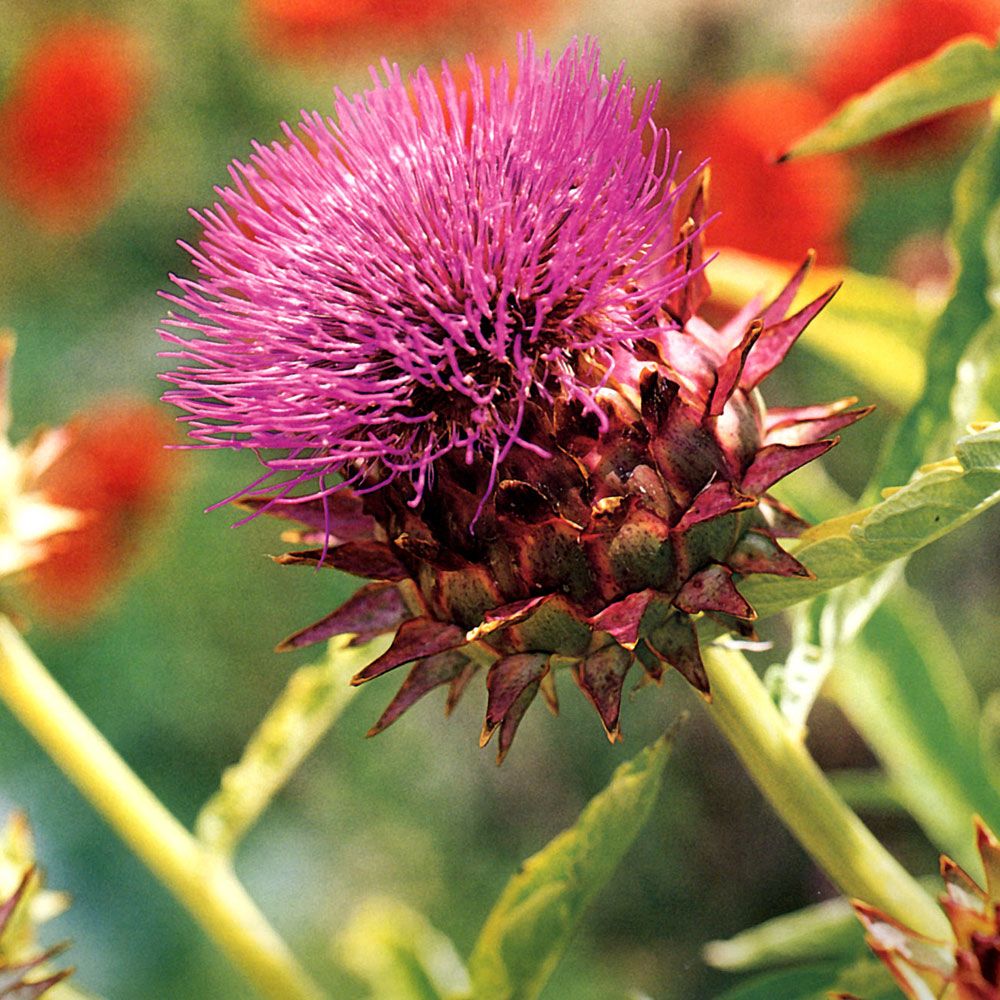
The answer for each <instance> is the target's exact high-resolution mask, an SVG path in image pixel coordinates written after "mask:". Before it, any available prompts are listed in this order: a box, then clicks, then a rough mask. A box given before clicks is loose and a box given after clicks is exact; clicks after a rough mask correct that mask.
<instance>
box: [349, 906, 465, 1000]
mask: <svg viewBox="0 0 1000 1000" xmlns="http://www.w3.org/2000/svg"><path fill="white" fill-rule="evenodd" d="M335 952H336V954H337V956H338V957H339V959H340V961H341V963H342V964H343V965H344V967H345V968H346V969H348V970H349V971H350V972H351V973H353V974H354V975H355V976H357V977H358V978H359V979H361V980H363V981H364V982H366V983H367V984H368V987H369V989H370V991H371V997H372V1000H457V998H459V997H466V996H468V993H469V976H468V973H467V972H466V971H465V966H464V965H463V964H462V960H461V959H460V958H459V956H458V952H457V951H456V950H455V946H454V945H453V944H452V942H451V940H450V939H449V938H448V937H446V936H445V935H444V934H442V933H441V931H439V930H437V929H436V928H434V927H432V926H431V924H430V923H428V921H427V920H426V919H425V918H424V917H423V916H422V915H421V914H419V913H417V912H416V911H415V910H411V909H410V908H409V907H408V906H406V905H405V904H403V903H400V902H398V901H397V900H394V899H388V898H382V897H378V898H373V899H369V900H368V901H367V902H365V903H363V904H362V905H361V906H360V907H359V908H358V909H357V911H355V913H354V914H353V915H352V917H351V920H350V922H349V923H348V925H347V927H346V928H345V929H344V931H343V932H342V933H341V934H340V935H339V936H338V938H337V941H336V943H335Z"/></svg>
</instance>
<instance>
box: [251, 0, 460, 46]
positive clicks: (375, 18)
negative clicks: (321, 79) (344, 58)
mask: <svg viewBox="0 0 1000 1000" xmlns="http://www.w3.org/2000/svg"><path fill="white" fill-rule="evenodd" d="M248 2H249V5H250V11H249V14H250V18H251V28H252V30H253V33H254V35H255V37H256V38H257V40H258V42H259V43H260V45H261V47H262V48H264V49H266V50H268V51H271V52H275V53H277V54H279V55H286V56H295V55H309V54H310V53H318V52H322V51H325V50H327V49H329V48H330V47H331V46H335V45H341V46H342V45H343V44H344V43H345V42H349V41H350V40H351V39H355V40H356V39H357V37H358V36H368V37H370V38H371V40H372V42H375V41H376V39H377V38H378V34H379V32H382V33H383V34H384V33H385V32H386V31H390V32H392V33H395V34H397V35H398V34H408V33H417V32H420V31H422V30H426V29H427V28H428V27H430V26H432V25H434V24H440V23H442V22H444V21H446V20H448V19H450V18H451V17H452V16H453V15H454V14H455V13H456V12H457V11H458V9H459V8H460V6H461V5H460V4H459V2H458V0H390V2H388V3H380V2H378V0H248Z"/></svg>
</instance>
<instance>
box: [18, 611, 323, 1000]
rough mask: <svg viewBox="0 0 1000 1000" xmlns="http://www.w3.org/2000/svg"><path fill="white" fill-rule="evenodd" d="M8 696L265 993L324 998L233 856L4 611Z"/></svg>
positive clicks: (286, 999) (302, 999) (276, 999)
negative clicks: (191, 827) (152, 783)
mask: <svg viewBox="0 0 1000 1000" xmlns="http://www.w3.org/2000/svg"><path fill="white" fill-rule="evenodd" d="M0 698H2V699H3V701H5V702H6V703H7V705H8V707H9V708H10V710H11V711H12V712H13V713H14V715H15V716H16V717H17V718H18V719H19V720H20V722H21V723H22V725H24V727H25V728H26V729H27V730H28V731H29V732H30V733H31V735H32V736H33V737H34V738H35V739H36V740H37V741H38V743H39V744H40V745H41V746H42V748H43V749H44V750H45V751H46V752H47V753H48V754H49V756H50V757H51V758H52V760H53V761H54V762H55V763H56V764H57V765H58V766H59V768H60V769H61V770H62V771H63V772H64V773H65V774H66V776H67V777H68V778H69V779H70V780H71V781H72V782H73V783H74V784H75V785H76V786H77V788H78V789H79V790H80V792H81V793H82V794H83V795H84V796H85V797H86V798H87V799H88V800H89V801H90V803H91V805H93V806H94V808H95V809H96V810H97V811H98V812H99V813H100V814H101V815H102V816H103V817H104V819H105V820H106V821H107V822H108V823H109V824H110V826H111V827H112V828H113V829H114V830H115V831H116V832H117V833H118V835H119V836H120V837H121V838H122V840H124V841H125V843H126V844H127V845H128V846H129V848H131V850H132V851H134V852H135V854H136V855H137V856H138V857H139V858H140V859H141V860H142V861H143V862H144V863H145V865H146V866H147V867H148V868H149V870H150V871H151V872H152V873H153V874H154V875H155V876H156V877H157V878H158V879H159V880H160V881H161V882H162V883H163V884H164V885H165V886H166V887H167V888H168V889H169V890H170V892H172V893H173V894H174V896H176V897H177V899H178V900H180V902H181V903H183V905H184V906H185V907H187V909H188V911H189V912H190V913H191V915H192V916H193V917H194V918H195V920H196V921H197V922H198V923H199V924H200V925H201V927H202V928H203V929H204V931H205V933H206V934H207V935H208V936H209V937H210V938H212V939H213V940H214V941H215V943H216V944H217V945H218V946H219V948H220V950H221V951H222V952H224V953H225V954H226V955H227V956H228V957H229V959H230V960H231V961H232V962H233V964H234V965H235V966H236V967H237V968H238V969H239V970H240V972H242V973H243V975H244V976H246V978H247V979H248V980H249V982H251V983H252V984H253V985H254V986H255V987H256V988H257V990H258V991H259V992H260V994H261V995H262V996H264V997H269V998H271V1000H321V998H322V997H323V996H324V994H323V991H322V990H321V989H320V988H319V987H318V986H317V985H316V984H315V983H314V982H313V981H312V980H311V979H310V978H309V976H308V975H307V974H306V973H305V971H304V970H303V969H302V968H301V967H300V966H299V965H298V963H297V962H296V960H295V958H294V957H293V955H292V954H291V952H290V951H289V949H288V947H287V945H286V944H285V943H284V941H282V939H281V938H280V937H279V936H278V935H277V933H276V932H275V931H274V930H273V928H272V927H271V926H270V924H268V922H267V920H266V918H265V917H264V916H263V914H262V913H261V912H260V911H259V910H258V909H257V907H256V905H255V904H254V902H253V900H252V899H250V897H249V896H248V895H247V893H246V890H245V889H244V888H243V886H242V885H241V884H240V882H239V880H238V879H237V878H236V876H235V874H234V873H233V870H232V868H231V867H230V865H229V864H228V862H226V861H225V860H224V859H222V858H220V857H219V856H218V855H217V854H215V853H214V852H212V851H211V850H209V849H208V848H206V847H205V846H203V845H202V844H200V843H199V842H198V841H197V840H196V839H195V838H194V837H193V836H192V835H191V834H190V833H189V832H188V831H187V830H185V829H184V827H183V826H181V824H180V823H179V822H178V821H177V820H176V819H175V818H174V817H173V815H172V814H171V813H170V812H169V811H168V810H167V809H166V808H165V807H164V806H163V805H162V803H161V802H160V801H159V799H157V798H156V796H154V795H153V794H152V792H150V790H149V789H148V788H147V787H146V786H145V785H144V784H143V783H142V781H140V779H139V778H138V777H137V776H136V774H135V772H133V771H132V770H131V769H130V768H129V767H128V765H127V764H126V763H125V762H124V761H123V760H122V759H121V757H119V756H118V754H117V753H116V752H115V751H114V749H112V747H111V745H110V744H109V743H108V742H107V740H105V739H104V737H103V736H102V735H101V734H100V733H99V732H98V731H97V729H95V728H94V726H93V724H92V723H91V722H90V720H89V719H87V717H86V716H85V715H84V714H83V713H82V712H81V711H80V710H79V708H77V706H76V704H75V703H74V702H73V701H72V700H71V699H70V698H69V697H68V696H67V694H66V692H65V691H63V689H62V688H61V687H60V686H59V685H58V684H57V683H56V682H55V680H53V678H52V676H51V675H50V674H49V673H48V671H47V670H46V669H45V667H44V666H43V665H42V664H41V663H40V662H39V660H38V659H37V657H36V656H35V655H34V653H33V652H32V651H31V649H30V648H29V647H28V646H27V644H26V643H25V642H24V640H23V639H22V638H21V636H20V634H19V633H18V632H17V630H16V629H15V628H14V627H13V625H11V623H10V621H9V620H8V619H7V618H5V617H3V616H0Z"/></svg>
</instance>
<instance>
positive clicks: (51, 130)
mask: <svg viewBox="0 0 1000 1000" xmlns="http://www.w3.org/2000/svg"><path fill="white" fill-rule="evenodd" d="M148 76H149V74H148V65H147V63H146V61H145V59H144V57H143V47H142V44H141V40H140V39H138V38H137V37H136V36H135V34H134V33H133V32H132V31H130V30H129V29H127V28H125V27H123V26H121V25H117V24H114V23H112V22H109V21H102V20H98V19H96V18H90V17H84V18H75V19H73V20H71V21H64V22H62V23H60V24H58V25H56V26H55V27H54V28H52V29H51V30H50V31H49V32H48V33H47V34H46V35H44V36H43V37H42V38H40V39H38V41H37V43H36V44H35V47H34V49H32V50H31V51H30V52H29V53H28V54H27V55H26V56H25V58H24V59H23V61H22V62H21V65H20V66H19V67H18V69H17V71H16V72H15V74H14V77H13V78H12V80H11V82H10V84H9V87H8V88H7V92H6V94H5V95H4V97H3V104H2V106H0V189H2V190H3V191H4V192H5V193H6V195H7V197H8V198H10V199H11V200H12V201H14V202H16V203H17V205H18V206H19V207H20V208H21V210H22V211H23V212H24V213H25V214H27V215H29V216H30V217H31V218H33V219H34V220H35V221H36V222H37V223H38V225H40V226H42V227H43V228H45V229H47V230H49V231H53V232H76V231H80V230H82V229H85V228H87V227H88V226H89V225H91V224H92V223H93V222H94V221H95V220H96V219H97V218H99V217H100V216H101V214H103V213H104V212H105V211H106V210H107V209H108V207H109V206H110V205H111V203H112V201H113V200H114V197H115V193H116V188H117V183H118V178H119V168H120V166H121V160H122V157H123V154H124V152H125V148H126V141H127V139H128V135H129V132H130V129H131V126H132V124H133V122H134V120H135V118H136V115H137V113H138V111H139V108H140V106H141V104H142V99H143V96H144V93H145V91H146V84H147V81H148Z"/></svg>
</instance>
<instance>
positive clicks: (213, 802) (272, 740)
mask: <svg viewBox="0 0 1000 1000" xmlns="http://www.w3.org/2000/svg"><path fill="white" fill-rule="evenodd" d="M351 638H352V637H351V636H350V635H344V636H338V637H337V638H335V639H332V640H331V641H330V643H329V646H328V650H327V657H326V660H325V661H324V662H323V663H318V664H314V665H311V666H306V667H302V668H300V669H299V670H297V671H295V673H294V674H292V676H291V678H290V679H289V681H288V684H287V685H286V687H285V689H284V691H282V693H281V694H280V695H279V697H278V699H277V701H275V703H274V705H273V706H272V707H271V709H270V711H269V712H268V713H267V715H266V716H265V717H264V719H263V721H262V722H261V723H260V725H259V726H258V727H257V729H256V731H255V732H254V734H253V735H252V736H251V737H250V740H249V742H248V743H247V745H246V748H245V749H244V751H243V755H242V757H241V758H240V760H239V762H238V763H236V764H234V765H233V766H232V767H228V768H226V770H225V771H223V773H222V779H221V783H220V788H219V791H218V792H216V793H215V795H213V796H212V797H211V798H210V799H209V800H208V802H206V803H205V805H204V806H203V807H202V810H201V812H200V813H199V814H198V819H197V821H196V823H195V832H196V833H197V835H198V837H199V839H200V840H201V841H202V842H203V843H204V844H206V845H207V846H208V847H211V848H212V849H213V850H216V851H219V852H220V853H223V854H230V853H232V851H233V850H234V848H235V847H236V844H237V843H238V841H239V840H240V838H241V837H242V836H243V835H244V834H245V833H246V832H247V830H249V829H250V827H251V826H253V824H254V823H255V822H256V821H257V820H258V819H259V818H260V815H261V814H262V813H263V811H264V810H265V809H266V808H267V806H268V803H270V801H271V800H272V799H273V798H274V796H275V795H276V794H277V793H278V791H279V790H280V789H281V788H282V787H283V786H284V785H285V783H286V782H287V781H288V779H289V778H290V777H291V776H292V774H294V772H295V771H296V769H297V768H298V767H299V765H300V764H301V763H302V761H303V760H305V758H306V757H307V756H308V755H309V754H310V753H311V752H312V749H313V747H315V745H316V743H317V742H318V741H319V740H320V739H321V738H322V737H323V735H324V734H325V733H326V732H327V730H328V729H329V728H330V726H332V725H333V723H334V721H335V720H336V719H337V717H338V716H339V715H340V713H341V712H342V711H343V710H344V708H345V707H346V705H347V703H348V701H349V700H350V699H351V697H352V696H353V694H354V692H355V691H356V690H357V689H356V688H353V687H351V685H350V679H351V677H353V676H354V674H355V673H357V671H358V670H360V669H361V668H362V667H363V666H364V665H365V664H366V663H370V662H371V661H372V660H373V659H374V658H375V657H376V656H379V655H380V654H381V653H382V652H383V651H384V650H385V649H386V648H387V647H388V645H389V641H390V640H389V638H387V637H381V638H379V639H374V640H372V641H371V642H368V643H365V644H363V645H361V646H349V645H348V643H349V642H350V640H351Z"/></svg>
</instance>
